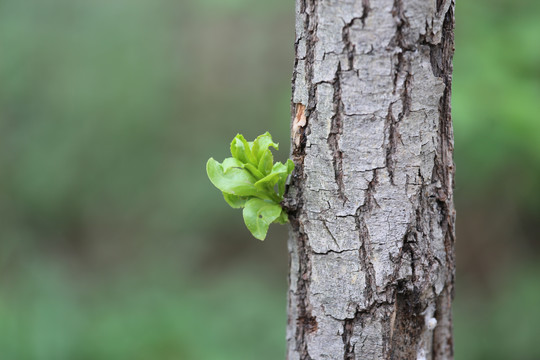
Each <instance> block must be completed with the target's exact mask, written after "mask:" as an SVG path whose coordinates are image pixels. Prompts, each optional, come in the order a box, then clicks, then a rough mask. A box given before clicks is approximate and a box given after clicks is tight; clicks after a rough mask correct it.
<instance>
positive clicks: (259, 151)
mask: <svg viewBox="0 0 540 360" xmlns="http://www.w3.org/2000/svg"><path fill="white" fill-rule="evenodd" d="M270 146H272V147H273V148H274V149H276V150H279V144H276V143H274V142H273V141H272V135H270V133H269V132H268V131H267V132H265V133H264V134H262V135H259V136H258V137H257V138H256V139H255V141H254V142H253V148H252V150H251V151H252V153H253V155H254V156H255V159H256V160H257V165H258V164H259V162H260V160H261V159H262V157H263V155H264V153H265V152H266V151H267V150H269V149H268V148H269V147H270Z"/></svg>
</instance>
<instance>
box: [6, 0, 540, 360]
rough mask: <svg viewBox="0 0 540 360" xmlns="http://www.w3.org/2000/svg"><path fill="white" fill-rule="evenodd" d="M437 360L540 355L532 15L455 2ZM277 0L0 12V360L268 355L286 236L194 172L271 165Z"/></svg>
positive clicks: (284, 89) (277, 84) (282, 83)
mask: <svg viewBox="0 0 540 360" xmlns="http://www.w3.org/2000/svg"><path fill="white" fill-rule="evenodd" d="M456 12H457V15H456V16H457V28H456V54H455V65H454V85H453V116H454V122H455V148H456V152H455V162H456V165H457V174H456V184H457V187H456V205H457V210H458V220H457V233H458V238H457V239H458V240H457V241H458V242H457V253H458V254H457V259H458V276H457V289H456V300H455V349H456V359H490V360H494V359H505V360H507V359H540V342H538V337H539V336H540V330H538V329H539V326H538V324H540V310H539V309H538V306H539V305H540V264H539V259H540V243H539V240H540V239H539V237H540V236H539V234H540V232H539V231H538V225H539V223H540V221H539V220H540V186H539V185H540V115H539V114H540V2H538V1H537V0H497V1H494V0H461V1H458V4H457V10H456ZM293 32H294V9H293V1H292V0H274V1H259V0H227V1H225V0H197V1H196V0H188V1H174V0H92V1H82V0H24V1H21V0H0V49H1V51H0V222H1V223H0V359H2V360H26V359H28V360H30V359H31V360H101V359H110V360H113V359H114V360H118V359H132V360H147V359H152V360H153V359H160V360H168V359H175V360H178V359H180V360H192V359H193V360H201V359H210V360H221V359H223V360H228V359H235V360H238V359H263V360H264V359H268V360H275V359H283V358H284V356H285V340H284V339H285V323H286V288H287V281H286V275H287V251H286V236H287V230H286V227H277V226H275V227H273V228H272V229H271V231H270V235H269V237H268V238H267V240H266V241H265V242H264V243H261V242H259V241H257V240H255V239H253V238H251V237H250V235H249V232H248V231H247V230H246V229H245V228H244V226H243V223H242V218H241V216H240V214H239V213H238V211H234V210H231V209H229V208H228V207H227V205H226V204H225V202H224V201H223V200H222V198H221V195H220V194H219V192H218V191H217V190H216V189H214V188H213V187H212V186H211V184H210V183H209V181H208V180H207V178H206V174H205V170H204V165H205V162H206V160H207V159H208V158H209V157H210V156H214V157H216V158H219V159H221V158H224V157H225V156H226V155H227V153H226V149H227V148H228V143H229V141H230V140H231V139H232V138H233V136H234V135H236V133H237V132H239V131H240V132H243V133H244V135H246V137H249V138H252V137H254V136H256V135H258V134H260V133H263V132H264V131H267V130H269V131H270V132H271V133H272V134H273V135H274V138H275V139H276V140H277V141H279V142H280V143H281V144H282V151H281V152H280V154H279V155H278V157H279V158H280V160H283V159H284V158H285V157H286V156H287V152H288V150H287V148H288V141H289V140H288V139H289V135H288V133H289V120H290V116H289V101H290V100H289V99H290V78H291V73H292V65H293V56H294V54H293V41H294V33H293Z"/></svg>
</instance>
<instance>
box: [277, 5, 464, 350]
mask: <svg viewBox="0 0 540 360" xmlns="http://www.w3.org/2000/svg"><path fill="white" fill-rule="evenodd" d="M296 16H297V18H296V42H295V49H296V61H295V68H294V75H293V101H292V102H293V105H292V107H293V125H292V132H293V134H292V137H293V145H292V156H293V159H294V161H295V163H296V168H295V171H294V173H293V176H292V177H291V182H290V185H289V190H288V194H287V198H286V201H285V203H284V204H285V206H287V207H289V210H290V220H291V224H292V226H291V234H290V239H289V253H290V279H289V281H290V289H289V321H288V330H287V343H288V359H290V360H296V359H302V360H305V359H452V358H453V350H452V322H451V299H452V296H453V280H454V250H453V247H454V219H455V213H454V207H453V197H452V189H453V172H454V171H453V161H452V152H453V133H452V124H451V117H450V89H451V75H452V54H453V46H454V41H453V26H454V4H453V0H340V1H338V0H297V1H296Z"/></svg>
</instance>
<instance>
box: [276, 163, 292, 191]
mask: <svg viewBox="0 0 540 360" xmlns="http://www.w3.org/2000/svg"><path fill="white" fill-rule="evenodd" d="M285 165H286V166H287V172H286V174H281V175H280V178H279V181H278V195H279V197H283V194H285V182H286V181H287V177H288V176H289V175H290V174H291V173H292V171H293V170H294V162H293V161H292V160H291V159H288V160H287V162H286V163H285Z"/></svg>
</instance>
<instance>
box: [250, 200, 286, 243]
mask: <svg viewBox="0 0 540 360" xmlns="http://www.w3.org/2000/svg"><path fill="white" fill-rule="evenodd" d="M243 215H244V222H245V223H246V226H247V228H248V229H249V231H251V233H252V234H253V236H254V237H256V238H257V239H259V240H264V238H265V237H266V233H267V232H268V227H269V226H270V224H271V223H272V222H274V220H276V219H277V218H278V217H279V216H280V215H281V206H280V205H279V204H276V203H273V202H268V201H264V200H261V199H250V200H248V201H247V202H246V204H245V207H244V211H243Z"/></svg>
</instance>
